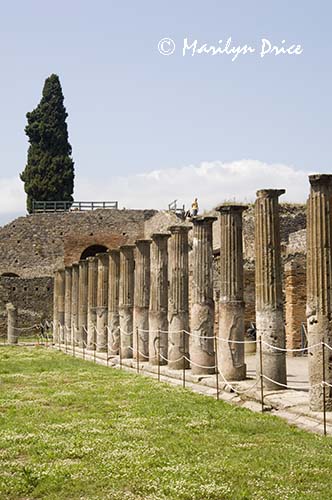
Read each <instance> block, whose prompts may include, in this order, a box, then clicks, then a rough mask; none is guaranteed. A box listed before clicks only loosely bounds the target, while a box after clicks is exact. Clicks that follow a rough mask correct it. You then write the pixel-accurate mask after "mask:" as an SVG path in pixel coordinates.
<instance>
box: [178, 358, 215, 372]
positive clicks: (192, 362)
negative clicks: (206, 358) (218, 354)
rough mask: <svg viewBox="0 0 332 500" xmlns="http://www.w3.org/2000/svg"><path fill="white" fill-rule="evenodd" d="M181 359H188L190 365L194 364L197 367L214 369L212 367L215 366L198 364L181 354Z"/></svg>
mask: <svg viewBox="0 0 332 500" xmlns="http://www.w3.org/2000/svg"><path fill="white" fill-rule="evenodd" d="M183 359H185V360H186V361H188V362H189V363H190V364H191V365H194V366H198V367H199V368H205V369H207V370H208V369H212V368H213V369H214V368H217V367H216V365H213V366H204V365H199V364H198V363H195V362H194V361H192V360H191V359H189V358H187V356H183Z"/></svg>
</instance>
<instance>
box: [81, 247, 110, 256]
mask: <svg viewBox="0 0 332 500" xmlns="http://www.w3.org/2000/svg"><path fill="white" fill-rule="evenodd" d="M106 251H107V247H105V246H104V245H90V246H89V247H87V248H86V249H85V250H84V251H83V252H82V254H81V257H80V259H87V258H88V257H94V256H95V255H97V253H103V252H106Z"/></svg>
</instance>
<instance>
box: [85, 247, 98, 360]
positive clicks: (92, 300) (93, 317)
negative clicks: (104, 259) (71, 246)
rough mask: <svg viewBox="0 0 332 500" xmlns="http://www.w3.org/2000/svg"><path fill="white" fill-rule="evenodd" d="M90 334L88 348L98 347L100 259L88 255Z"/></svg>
mask: <svg viewBox="0 0 332 500" xmlns="http://www.w3.org/2000/svg"><path fill="white" fill-rule="evenodd" d="M87 260H88V335H87V348H88V349H92V350H95V349H96V328H97V309H96V308H97V277H98V261H97V258H96V257H88V259H87Z"/></svg>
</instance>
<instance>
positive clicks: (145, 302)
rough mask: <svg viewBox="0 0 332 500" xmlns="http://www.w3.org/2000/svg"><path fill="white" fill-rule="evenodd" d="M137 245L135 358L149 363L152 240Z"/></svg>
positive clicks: (137, 241)
mask: <svg viewBox="0 0 332 500" xmlns="http://www.w3.org/2000/svg"><path fill="white" fill-rule="evenodd" d="M135 243H136V249H135V290H134V328H133V335H134V337H133V347H134V351H133V357H134V358H135V359H136V358H137V356H138V359H139V360H141V361H148V359H149V303H150V245H151V240H136V242H135ZM137 341H138V345H137ZM137 351H138V352H137Z"/></svg>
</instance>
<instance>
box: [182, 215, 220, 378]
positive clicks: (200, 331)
mask: <svg viewBox="0 0 332 500" xmlns="http://www.w3.org/2000/svg"><path fill="white" fill-rule="evenodd" d="M215 220H217V219H216V217H196V218H193V277H192V297H191V299H192V306H191V333H192V336H191V337H190V339H189V351H190V360H191V370H192V373H193V374H206V373H214V371H215V352H214V338H213V337H214V331H213V327H214V300H213V277H212V264H213V255H212V224H213V222H214V221H215Z"/></svg>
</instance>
